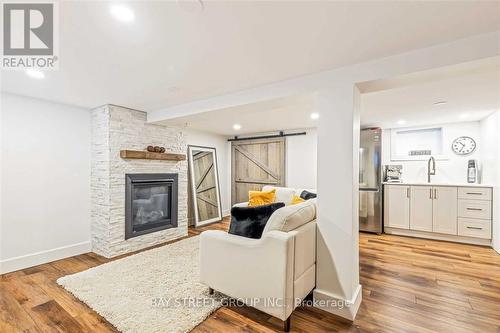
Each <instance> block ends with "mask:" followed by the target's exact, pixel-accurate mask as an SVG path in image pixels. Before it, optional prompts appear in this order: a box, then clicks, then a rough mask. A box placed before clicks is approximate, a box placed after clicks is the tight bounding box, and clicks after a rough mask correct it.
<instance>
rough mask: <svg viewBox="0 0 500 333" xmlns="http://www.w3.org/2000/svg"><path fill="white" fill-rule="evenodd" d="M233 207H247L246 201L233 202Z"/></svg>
mask: <svg viewBox="0 0 500 333" xmlns="http://www.w3.org/2000/svg"><path fill="white" fill-rule="evenodd" d="M233 207H248V201H245V202H239V203H235V204H234V205H233Z"/></svg>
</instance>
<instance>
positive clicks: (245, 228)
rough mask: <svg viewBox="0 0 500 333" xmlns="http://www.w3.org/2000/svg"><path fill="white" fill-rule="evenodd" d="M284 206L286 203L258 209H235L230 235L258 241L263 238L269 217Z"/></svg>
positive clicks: (258, 207)
mask: <svg viewBox="0 0 500 333" xmlns="http://www.w3.org/2000/svg"><path fill="white" fill-rule="evenodd" d="M284 206H285V204H284V203H282V202H276V203H272V204H269V205H264V206H257V207H233V208H232V209H231V224H230V225H229V233H230V234H233V235H238V236H243V237H248V238H255V239H258V238H260V237H261V236H262V232H263V231H264V228H265V226H266V223H267V221H268V220H269V217H270V216H271V215H272V214H273V213H274V212H275V211H276V210H278V209H280V208H282V207H284Z"/></svg>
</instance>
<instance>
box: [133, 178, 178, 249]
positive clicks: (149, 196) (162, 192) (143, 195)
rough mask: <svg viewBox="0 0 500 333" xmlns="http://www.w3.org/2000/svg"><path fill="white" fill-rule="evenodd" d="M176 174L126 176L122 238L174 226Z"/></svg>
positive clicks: (175, 222) (176, 189)
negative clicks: (123, 232)
mask: <svg viewBox="0 0 500 333" xmlns="http://www.w3.org/2000/svg"><path fill="white" fill-rule="evenodd" d="M178 178H179V177H178V175H177V174H176V173H134V174H130V173H129V174H126V175H125V239H129V238H132V237H137V236H141V235H145V234H149V233H152V232H156V231H160V230H164V229H169V228H175V227H177V195H178Z"/></svg>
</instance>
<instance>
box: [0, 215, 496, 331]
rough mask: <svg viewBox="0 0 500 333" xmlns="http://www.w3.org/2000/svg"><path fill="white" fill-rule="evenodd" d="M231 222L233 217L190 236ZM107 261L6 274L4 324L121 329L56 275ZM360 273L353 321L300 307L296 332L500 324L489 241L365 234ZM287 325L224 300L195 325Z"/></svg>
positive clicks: (1, 290)
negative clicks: (357, 307)
mask: <svg viewBox="0 0 500 333" xmlns="http://www.w3.org/2000/svg"><path fill="white" fill-rule="evenodd" d="M227 227H228V223H227V220H226V221H224V222H221V223H217V224H212V225H210V226H206V227H203V228H199V229H190V230H189V236H194V235H197V234H199V233H200V232H201V231H203V230H207V229H221V230H226V229H227ZM108 261H110V260H109V259H105V258H102V257H99V256H97V255H95V254H92V253H88V254H83V255H79V256H75V257H71V258H67V259H63V260H59V261H55V262H52V263H48V264H44V265H40V266H37V267H33V268H29V269H24V270H21V271H17V272H13V273H9V274H5V275H3V276H1V279H0V332H2V333H4V332H6V333H7V332H8V333H10V332H71V333H75V332H116V330H115V329H114V328H113V327H112V326H111V325H110V324H108V323H107V322H106V320H104V319H103V318H102V317H100V316H99V315H98V314H96V313H95V312H93V311H92V310H91V309H90V308H88V307H87V306H86V305H85V304H83V303H81V302H80V301H78V300H77V299H75V298H74V297H73V296H72V295H71V294H69V293H68V292H66V291H65V290H64V289H62V288H60V287H59V286H58V285H57V284H56V282H55V281H56V279H57V278H59V277H61V276H64V275H67V274H72V273H76V272H79V271H82V270H85V269H87V268H90V267H93V266H97V265H100V264H102V263H105V262H108ZM360 279H361V284H362V285H363V302H362V304H361V308H360V310H359V312H358V316H357V318H356V320H355V321H354V323H351V322H348V321H345V320H342V319H340V318H338V317H335V316H333V315H331V314H329V313H326V312H324V311H321V310H318V309H315V308H298V309H297V310H295V311H294V313H293V315H292V332H419V333H420V332H454V333H457V332H500V255H498V254H496V252H494V251H493V250H492V249H490V248H486V247H479V246H472V245H462V244H453V243H446V242H439V241H431V240H423V239H414V238H406V237H399V236H391V235H381V236H377V235H370V234H361V236H360ZM281 325H282V322H281V321H279V320H278V319H275V318H273V317H270V316H269V315H267V314H265V313H263V312H260V311H257V310H254V309H252V308H248V307H245V308H221V309H219V310H218V311H216V312H215V313H214V314H212V315H211V316H210V317H209V318H208V319H207V320H205V321H204V322H203V323H201V324H200V325H199V326H198V327H196V328H195V330H194V332H275V331H279V330H280V328H281ZM165 332H168V328H166V329H165Z"/></svg>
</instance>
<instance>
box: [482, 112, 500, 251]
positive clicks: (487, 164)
mask: <svg viewBox="0 0 500 333" xmlns="http://www.w3.org/2000/svg"><path fill="white" fill-rule="evenodd" d="M480 128H481V142H482V145H483V149H482V151H481V159H482V165H483V169H482V174H483V182H485V183H489V184H493V185H495V188H494V193H493V230H492V232H493V248H494V249H495V250H496V251H497V252H498V253H500V111H497V112H495V113H493V114H491V115H490V116H489V117H487V118H485V119H483V120H482V121H481V123H480Z"/></svg>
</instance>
